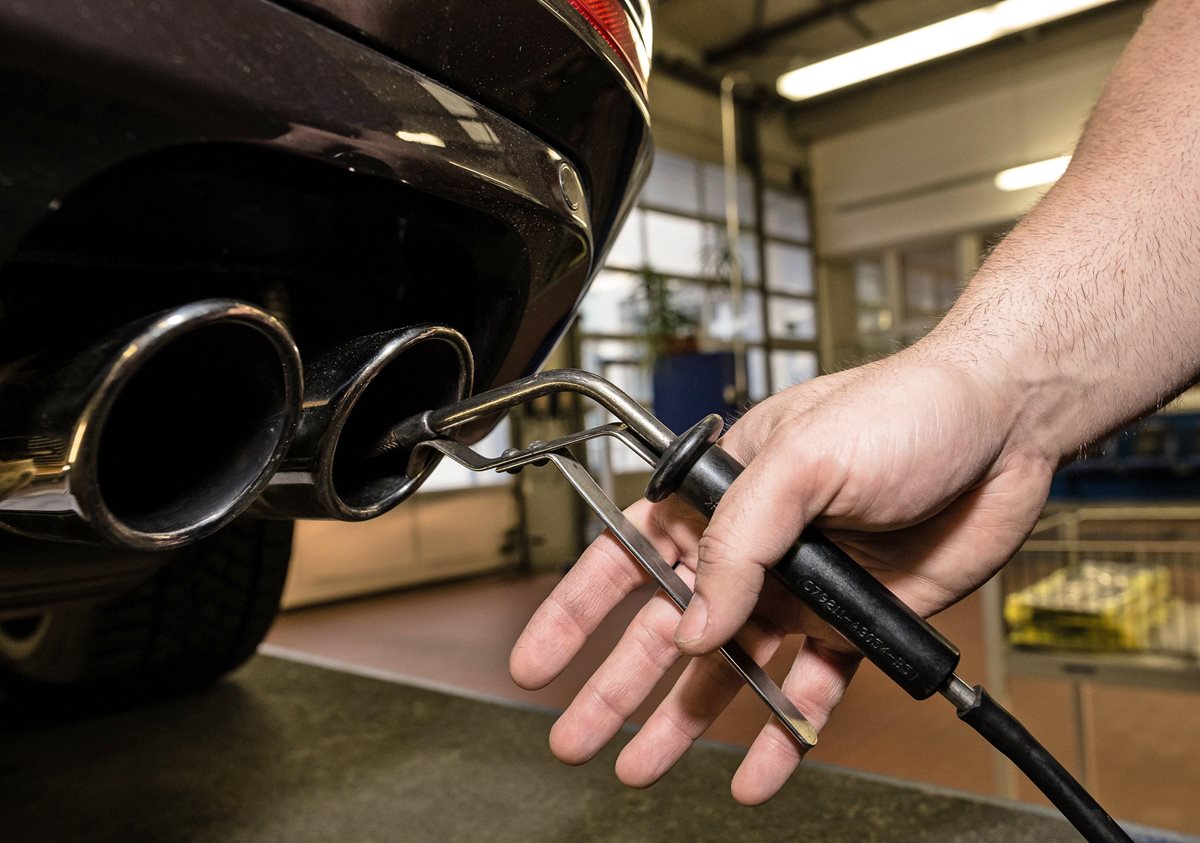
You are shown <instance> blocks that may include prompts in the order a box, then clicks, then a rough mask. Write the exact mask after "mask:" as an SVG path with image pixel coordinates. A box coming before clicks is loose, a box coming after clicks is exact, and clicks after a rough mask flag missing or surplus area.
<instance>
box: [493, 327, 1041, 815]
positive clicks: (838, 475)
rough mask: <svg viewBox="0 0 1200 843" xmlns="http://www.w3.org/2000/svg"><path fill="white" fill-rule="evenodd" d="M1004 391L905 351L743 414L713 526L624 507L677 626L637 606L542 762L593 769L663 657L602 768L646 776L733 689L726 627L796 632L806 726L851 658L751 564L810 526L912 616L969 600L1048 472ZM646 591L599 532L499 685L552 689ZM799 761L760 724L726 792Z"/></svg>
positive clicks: (1008, 549) (773, 635)
mask: <svg viewBox="0 0 1200 843" xmlns="http://www.w3.org/2000/svg"><path fill="white" fill-rule="evenodd" d="M1008 398H1009V396H1005V395H1004V394H1002V393H1001V392H998V391H997V390H996V389H995V388H994V384H989V383H985V382H982V381H980V380H978V379H976V377H975V376H973V375H971V374H968V373H967V371H966V370H965V369H963V368H962V367H958V366H954V365H949V364H947V363H945V362H936V361H934V360H930V359H926V358H925V357H924V356H923V355H922V353H921V351H920V349H919V348H914V349H910V350H909V351H907V352H902V353H901V354H898V355H895V356H894V357H891V358H888V359H887V360H883V361H880V362H878V363H875V364H871V365H869V366H864V367H861V368H858V369H854V370H850V371H848V372H844V373H840V374H838V375H833V376H829V377H825V378H819V379H817V380H815V381H811V382H809V383H806V384H802V385H800V386H796V387H792V388H791V389H787V390H784V391H783V392H780V393H779V394H777V395H775V396H773V397H772V398H770V399H768V400H767V401H764V402H762V403H761V404H759V405H758V406H756V407H755V408H754V409H752V410H751V411H750V412H748V413H747V414H746V415H745V416H744V417H743V418H742V419H740V420H739V421H738V422H737V423H736V424H735V425H733V427H731V428H730V430H729V432H728V433H727V434H726V436H725V437H724V439H723V440H722V443H721V444H722V446H723V447H725V448H726V449H727V450H729V451H730V452H731V453H732V454H733V455H734V456H736V457H737V458H738V459H739V460H740V461H742V462H743V463H744V464H745V465H746V470H745V471H744V472H743V473H742V475H741V476H740V477H739V478H738V479H737V480H736V481H735V482H734V484H733V485H732V486H731V487H730V489H729V491H728V492H727V493H726V494H725V496H724V498H723V499H722V501H721V503H720V505H719V506H718V507H717V510H716V513H715V514H714V516H713V519H712V521H711V523H709V524H707V525H706V524H705V522H704V521H703V519H702V518H701V517H700V516H699V515H697V514H696V513H694V512H693V511H692V510H690V509H689V508H688V507H687V506H686V505H685V504H683V503H682V502H681V501H679V500H678V499H677V498H674V497H672V498H669V499H667V500H666V501H663V502H661V503H659V504H650V503H649V502H647V501H645V500H642V501H639V502H637V503H636V504H634V505H633V506H632V507H630V508H629V510H628V512H627V514H628V516H629V518H630V519H631V520H632V521H633V522H634V523H635V524H636V525H637V526H638V528H639V529H641V530H642V532H643V533H644V534H645V535H646V536H647V537H648V538H649V539H650V540H651V541H652V542H653V543H654V545H655V547H656V548H657V549H658V551H659V553H661V554H662V555H663V557H664V558H665V559H667V560H668V561H669V562H670V561H675V560H679V561H682V563H683V565H681V566H680V567H679V573H680V574H681V576H683V578H684V580H685V581H687V582H688V583H689V585H693V586H694V589H695V592H696V596H695V597H694V598H693V600H692V603H691V605H690V606H689V608H688V611H687V612H686V614H685V615H684V617H683V618H682V620H681V619H680V618H679V615H678V611H677V610H676V609H675V607H674V605H673V604H671V603H670V602H669V601H668V600H667V598H666V597H665V596H663V595H662V594H656V595H655V596H654V597H653V598H652V599H651V600H650V601H649V602H648V603H647V604H646V605H645V606H644V607H643V608H642V610H641V611H640V612H639V613H638V615H637V616H636V617H635V619H634V620H633V621H632V623H631V624H630V625H629V627H628V629H627V630H626V632H625V634H624V636H623V637H622V639H621V641H620V642H619V643H618V644H617V646H616V647H615V648H614V649H613V651H612V653H611V654H610V655H609V656H608V658H607V659H606V660H605V662H604V663H603V664H602V665H601V666H600V668H599V669H598V670H597V671H596V673H595V674H594V675H593V676H592V677H591V679H590V680H589V681H588V682H587V684H586V685H585V686H584V688H583V689H582V690H581V691H580V692H579V694H578V696H577V697H576V698H575V700H574V701H573V702H572V703H571V705H570V706H569V707H568V708H567V710H566V712H564V714H563V715H562V717H560V719H559V720H558V722H557V723H556V724H555V726H554V728H553V730H552V732H551V736H550V744H551V748H552V750H553V752H554V753H555V755H556V756H558V758H560V759H561V760H563V761H565V762H567V763H570V764H579V763H583V762H585V761H587V760H588V759H590V758H591V757H592V756H594V755H595V754H596V753H597V752H598V751H599V750H600V749H601V748H602V747H603V746H604V745H605V744H606V743H607V742H608V741H609V740H610V739H611V738H612V737H613V736H614V735H615V734H616V733H617V731H618V730H619V729H620V727H621V725H622V724H623V723H624V722H625V720H626V718H628V717H629V716H630V715H631V714H632V713H633V712H634V711H635V710H636V708H637V707H638V706H639V705H640V704H641V703H642V702H643V701H644V700H645V698H646V697H647V696H648V695H649V693H650V692H651V690H652V689H653V688H654V686H655V684H656V683H657V682H658V680H659V679H660V678H661V677H662V676H663V674H664V673H665V672H666V671H667V670H668V669H669V668H670V667H671V665H672V664H674V662H675V661H676V659H678V658H679V657H681V655H683V654H686V655H691V656H695V657H696V658H695V659H694V660H693V661H692V663H691V664H690V665H689V666H688V667H687V669H686V670H685V671H684V673H683V674H682V676H681V677H680V679H679V681H678V682H677V683H676V685H675V687H674V688H673V689H672V690H671V691H670V693H669V694H668V695H667V697H666V698H665V699H664V700H663V702H662V703H661V704H660V705H659V707H658V708H657V709H656V711H655V712H654V713H653V715H652V716H651V717H650V718H649V720H648V721H647V722H646V723H645V725H644V726H643V727H642V729H641V730H640V731H639V732H638V734H637V735H636V736H635V737H634V738H633V739H632V740H631V741H630V742H629V744H628V745H627V746H626V747H625V749H624V750H623V751H622V752H621V755H620V757H619V758H618V761H617V766H616V772H617V776H618V778H620V780H621V781H622V782H624V783H625V784H628V785H631V786H634V787H643V786H648V785H650V784H652V783H653V782H655V781H656V780H657V779H658V778H660V777H661V776H662V775H663V774H664V773H665V772H666V771H667V770H669V769H670V767H671V766H672V765H673V764H674V762H675V761H676V760H678V758H679V757H680V756H682V755H683V753H684V752H685V751H686V750H687V749H688V747H690V746H691V744H692V742H694V741H695V740H696V739H697V738H698V737H700V736H701V735H702V734H703V732H704V731H705V729H707V727H708V726H709V725H710V724H711V723H712V722H713V720H715V719H716V717H717V715H718V714H719V713H720V712H721V711H722V710H723V709H724V708H725V707H726V706H727V705H728V704H729V702H730V701H731V700H732V698H733V696H734V695H735V694H736V692H737V690H738V689H739V688H740V686H741V680H740V679H739V678H738V677H737V676H736V674H735V673H734V672H733V671H732V670H731V669H730V668H729V667H728V666H727V665H726V664H725V662H724V659H723V658H722V657H721V656H720V655H719V654H716V653H714V651H715V650H716V648H718V647H719V646H720V645H721V644H723V643H725V642H726V641H728V640H729V639H730V638H732V637H733V636H734V634H735V633H738V630H740V629H741V630H742V632H741V633H740V634H739V636H738V637H739V641H740V642H741V643H742V644H743V646H745V647H746V648H747V649H748V650H749V651H750V653H751V655H752V656H753V657H754V658H755V659H756V660H757V661H759V662H760V663H763V662H765V661H766V660H767V659H769V658H770V656H771V654H772V653H773V652H774V651H775V650H776V649H777V648H778V646H779V644H780V642H781V641H782V640H783V638H784V637H785V636H786V635H787V634H791V633H803V634H804V635H805V636H806V638H805V641H804V643H803V645H802V647H801V649H800V652H799V654H798V655H797V658H796V661H795V663H794V664H793V666H792V668H791V670H790V672H789V674H788V677H787V679H786V680H785V682H784V683H783V690H784V692H785V693H786V694H787V695H788V696H789V697H790V698H791V699H792V701H793V702H794V703H795V704H796V706H797V707H798V708H799V709H800V710H801V711H802V712H804V713H805V714H806V715H807V717H808V718H809V720H810V721H811V722H812V723H813V725H814V727H816V728H817V729H820V728H821V727H822V726H823V725H824V723H825V722H826V720H827V719H828V717H829V714H830V712H831V711H832V709H833V707H834V706H835V705H836V704H837V702H838V700H839V699H840V698H841V696H842V694H843V693H844V691H845V688H846V685H847V683H848V682H849V680H850V677H851V676H852V675H853V673H854V670H855V668H856V667H857V665H858V662H859V656H858V654H857V653H856V652H855V651H854V650H853V648H852V647H851V646H850V645H849V644H848V643H847V642H846V641H845V640H844V639H842V638H841V637H840V636H838V635H837V634H836V633H835V632H834V631H833V630H832V629H830V628H829V627H828V626H826V625H825V624H824V623H823V622H822V621H820V620H819V619H818V618H817V617H816V616H815V615H814V614H813V613H812V612H811V611H809V610H808V609H807V608H806V607H804V606H803V604H801V603H800V602H799V601H798V600H797V599H796V598H795V596H794V595H792V594H790V593H789V592H787V591H786V590H784V589H783V587H782V586H780V585H779V584H778V583H776V582H774V580H771V579H764V573H765V570H766V569H767V568H769V567H770V566H772V565H773V564H774V563H775V562H776V561H777V560H778V559H780V558H781V557H782V556H783V555H784V553H785V552H786V551H787V550H788V548H789V547H790V546H791V545H792V543H793V542H794V541H795V540H796V538H797V537H798V536H799V534H800V532H801V530H802V529H803V528H804V527H805V526H806V525H808V524H809V523H815V524H817V525H818V526H819V527H820V528H821V529H822V530H824V531H825V533H826V534H827V535H828V536H829V538H831V539H832V540H833V541H835V542H836V543H837V544H838V545H839V546H841V547H842V548H843V549H844V550H845V551H846V552H848V553H849V554H850V555H851V556H852V557H854V558H855V559H856V560H857V561H858V562H859V563H860V564H861V565H862V566H863V567H864V568H866V569H867V570H868V571H870V572H871V573H872V574H873V575H874V576H875V577H876V578H877V579H879V580H880V581H881V582H883V583H884V585H886V586H887V587H888V588H890V589H891V590H892V591H893V592H894V593H895V594H896V595H897V596H898V597H899V598H900V599H901V600H902V601H904V602H905V603H906V604H908V605H909V606H910V607H911V608H912V609H913V610H914V611H916V612H918V613H919V614H921V615H923V616H928V615H931V614H933V613H935V612H937V611H939V610H940V609H942V608H945V607H946V606H948V605H950V604H951V603H953V602H955V601H957V600H958V599H960V598H961V597H963V596H965V595H966V594H968V593H970V592H971V591H973V590H974V589H975V588H976V587H978V586H979V585H980V584H981V583H983V582H984V581H985V580H986V579H988V578H989V577H990V576H992V574H994V573H995V572H996V571H997V570H998V569H999V567H1000V566H1001V565H1003V564H1004V563H1005V562H1006V561H1007V560H1008V559H1009V558H1010V557H1011V555H1012V554H1013V553H1014V552H1015V551H1016V549H1017V548H1018V547H1019V546H1020V543H1021V542H1022V541H1023V540H1024V539H1025V537H1026V536H1027V535H1028V532H1029V530H1030V529H1031V528H1032V526H1033V524H1034V523H1035V521H1036V519H1037V516H1038V514H1039V513H1040V511H1041V507H1042V504H1043V503H1044V502H1045V498H1046V494H1047V491H1048V489H1049V482H1050V475H1051V473H1052V472H1053V469H1054V466H1055V461H1056V457H1055V455H1053V454H1050V453H1047V452H1045V451H1043V450H1042V449H1039V448H1038V447H1036V446H1035V445H1034V444H1033V443H1030V442H1027V441H1024V440H1023V439H1022V437H1021V436H1020V435H1018V431H1017V426H1016V418H1017V415H1016V412H1015V406H1014V405H1013V404H1012V403H1011V402H1010V401H1008ZM693 572H694V573H693ZM646 581H647V577H646V576H645V574H644V573H642V571H641V569H640V568H638V567H637V566H636V565H635V564H634V563H633V562H632V560H630V559H629V558H628V556H626V554H625V553H624V551H623V549H622V548H621V546H620V545H619V544H618V543H617V541H616V540H615V539H614V538H613V537H612V536H611V535H610V534H607V533H606V534H604V535H602V536H601V537H600V538H598V539H597V540H596V541H595V542H594V543H593V544H592V545H591V547H589V548H588V549H587V551H585V553H584V554H583V556H581V557H580V560H579V562H578V563H577V564H576V565H575V566H574V567H573V568H572V570H571V571H570V573H568V574H567V576H566V577H565V578H564V579H563V580H562V582H561V583H560V584H559V585H558V587H557V588H556V589H555V590H554V592H553V593H552V594H551V595H550V596H549V597H548V598H547V599H546V601H545V602H544V603H543V604H542V606H541V607H540V608H539V609H538V611H537V612H536V613H535V614H534V616H533V618H532V619H531V620H530V622H529V625H528V626H527V627H526V629H525V631H524V633H523V634H522V635H521V637H520V639H519V640H518V641H517V643H516V645H515V647H514V649H513V652H512V657H511V661H510V669H511V672H512V676H513V679H514V680H515V681H516V682H517V684H519V685H521V686H522V687H526V688H539V687H542V686H544V685H545V684H547V683H548V682H550V681H551V680H552V679H553V678H554V677H555V676H556V675H558V673H559V672H560V671H561V670H562V669H563V668H564V667H565V666H566V665H567V663H568V662H569V661H570V660H571V659H572V658H573V657H574V656H575V654H576V653H577V652H578V651H579V649H580V647H581V646H582V644H583V642H584V641H585V639H586V638H587V636H588V635H590V634H591V633H592V632H593V631H594V630H595V629H596V627H597V626H598V625H599V624H600V622H601V621H602V620H603V618H604V617H605V616H606V615H607V614H608V613H609V611H611V609H612V608H613V607H614V606H616V605H617V604H618V603H619V602H620V601H621V600H622V599H623V598H624V597H625V596H627V595H628V594H629V593H630V592H631V591H632V590H633V589H635V588H637V587H638V586H640V585H642V584H643V583H645V582H646ZM743 627H745V628H744V629H743ZM801 755H802V751H801V748H800V747H799V746H798V745H797V744H796V743H795V742H794V741H793V740H792V738H791V737H790V736H789V735H788V734H787V733H786V732H785V731H784V730H783V728H782V726H780V725H779V724H778V723H776V722H774V721H772V722H770V723H768V724H767V725H766V726H765V727H764V729H763V730H762V732H761V734H760V735H759V736H758V738H757V739H756V741H755V742H754V744H753V746H752V747H751V748H750V750H749V752H748V753H747V755H746V757H745V759H744V761H743V762H742V765H741V767H740V768H739V770H738V772H737V774H736V775H735V777H734V780H733V785H732V790H733V795H734V797H735V798H736V799H738V801H740V802H743V803H746V804H758V803H761V802H764V801H766V800H767V799H769V798H770V797H771V796H773V795H774V794H775V793H776V792H777V791H778V790H779V788H780V787H781V786H782V785H783V783H784V782H785V781H786V780H787V778H788V776H789V775H790V774H791V772H792V771H793V770H794V769H795V767H796V765H797V764H798V763H799V761H800V758H801Z"/></svg>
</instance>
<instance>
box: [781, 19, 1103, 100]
mask: <svg viewBox="0 0 1200 843" xmlns="http://www.w3.org/2000/svg"><path fill="white" fill-rule="evenodd" d="M1111 2H1113V0H1003V2H1000V3H994V4H993V5H991V6H985V7H983V8H982V9H976V10H975V11H973V12H966V13H965V14H961V15H956V16H955V17H952V18H946V19H945V20H942V21H938V22H937V23H933V24H930V25H929V26H923V27H921V28H920V29H914V30H912V31H911V32H906V33H904V34H903V35H897V36H896V37H894V38H888V39H887V40H885V41H878V42H876V43H874V44H868V45H867V46H865V47H861V48H859V49H857V50H851V51H850V52H848V53H842V54H841V55H839V56H834V57H833V58H828V59H825V60H824V61H819V62H816V63H815V64H810V65H805V66H804V67H800V68H797V69H796V70H791V71H788V72H787V73H785V74H783V75H782V76H780V77H779V81H778V82H777V83H776V87H777V88H778V89H779V93H780V94H781V95H782V96H785V97H787V98H788V99H793V100H803V99H808V98H809V97H815V96H817V95H819V94H824V93H828V92H829V91H833V90H836V89H838V88H845V87H846V86H847V85H854V84H856V83H858V82H862V81H864V80H866V79H873V78H875V77H876V76H882V75H884V74H885V73H892V72H893V71H896V70H900V69H902V68H905V67H911V66H913V65H914V64H921V63H922V62H926V61H930V60H932V59H936V58H941V57H942V56H946V55H949V54H951V53H957V52H959V51H960V50H966V49H968V48H969V47H975V46H978V45H979V44H985V43H987V42H988V41H994V40H996V39H997V38H1002V37H1003V36H1005V35H1011V34H1012V33H1014V32H1020V31H1021V30H1023V29H1029V28H1030V27H1033V26H1037V25H1039V24H1043V23H1047V22H1049V21H1052V20H1058V19H1059V18H1064V17H1067V16H1068V15H1073V14H1075V13H1076V12H1082V11H1084V10H1086V9H1092V8H1095V7H1096V6H1103V5H1105V4H1107V3H1111Z"/></svg>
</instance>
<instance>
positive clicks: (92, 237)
mask: <svg viewBox="0 0 1200 843" xmlns="http://www.w3.org/2000/svg"><path fill="white" fill-rule="evenodd" d="M597 9H599V10H600V11H599V12H598V11H597ZM597 15H599V16H600V17H599V18H598V17H597ZM605 16H609V17H613V20H615V21H616V23H617V24H619V26H621V27H626V28H627V30H628V31H626V32H624V36H625V37H622V35H621V33H620V32H618V33H617V37H615V38H614V36H613V34H612V33H609V32H605V31H602V30H603V26H600V25H599V24H600V23H603V22H604V21H605V20H608V18H606V17H605ZM608 22H609V23H612V22H613V21H612V20H609V21H608ZM648 27H649V20H648V14H647V9H646V6H645V3H644V2H633V0H621V2H616V0H612V2H609V3H595V2H583V0H488V2H482V1H481V0H446V2H427V0H277V2H272V1H271V0H220V2H218V1H217V0H146V2H136V3H134V2H127V1H126V0H0V101H2V102H3V104H4V123H3V129H2V130H0V368H2V367H4V366H6V365H9V364H11V363H12V362H13V361H17V360H20V359H23V358H26V357H28V356H29V355H33V354H37V353H39V352H41V351H42V350H43V349H45V348H47V347H52V346H54V345H55V344H56V343H58V342H60V341H62V340H63V339H64V338H71V339H72V340H73V341H74V340H86V339H88V338H90V337H94V336H99V335H101V334H103V333H104V332H106V331H109V330H110V329H113V328H114V327H116V326H120V325H123V324H125V323H128V322H129V321H130V320H135V319H138V318H140V317H144V316H145V315H146V314H150V313H154V312H157V311H161V310H163V309H164V308H172V307H177V306H180V305H183V304H185V303H187V302H192V301H195V300H197V299H205V298H213V297H221V298H228V299H233V300H237V301H242V302H248V303H251V304H253V305H257V306H258V307H260V308H262V309H263V310H265V311H267V312H268V313H269V314H271V315H273V316H275V317H277V318H278V320H279V321H280V322H282V323H283V324H284V325H285V326H286V327H287V329H288V330H289V331H290V332H291V335H292V336H293V337H294V338H295V341H296V345H297V346H298V348H299V351H300V354H301V356H302V357H304V358H306V359H308V358H311V357H314V356H317V355H319V354H321V353H322V352H323V351H324V350H326V349H328V348H330V347H333V346H337V345H338V344H339V343H343V342H346V341H349V340H353V339H354V338H358V337H363V336H365V335H369V334H374V333H376V332H380V331H386V330H390V329H395V328H401V327H404V326H408V325H413V324H415V323H437V324H441V325H447V326H450V327H451V328H454V329H456V330H457V331H459V332H460V333H461V334H462V335H463V336H465V337H466V339H467V340H468V341H469V343H470V347H471V349H472V351H473V353H474V359H475V388H476V389H485V388H487V387H489V386H491V385H494V384H498V383H502V382H505V381H509V380H512V379H514V378H517V377H520V376H522V375H524V374H527V373H530V372H532V371H534V370H536V369H537V368H538V367H539V366H540V364H541V363H542V361H543V360H544V359H545V357H546V356H547V354H548V353H549V351H550V350H551V349H552V347H553V346H554V344H555V343H556V342H557V341H558V340H559V338H560V337H561V336H562V334H563V332H564V331H565V329H566V328H567V326H568V325H569V323H570V321H571V319H572V317H573V315H574V312H575V309H576V307H577V305H578V303H579V300H580V298H581V296H582V295H583V292H584V291H585V289H586V287H587V284H588V281H589V279H590V278H591V276H592V274H593V273H594V271H595V270H596V268H597V267H598V264H599V262H600V259H601V257H602V256H603V254H604V253H605V251H606V249H607V247H608V245H609V243H610V242H611V240H612V238H613V235H614V233H615V232H616V231H617V229H618V228H619V226H620V224H621V222H622V220H623V218H624V216H625V214H626V213H627V212H628V210H629V208H630V206H631V204H632V202H633V198H634V196H635V194H636V192H637V189H638V188H639V187H640V185H641V182H642V181H643V180H644V177H645V173H646V170H647V169H648V163H649V157H650V150H651V141H650V134H649V124H648V116H647V114H648V113H647V105H646V98H645V73H646V72H647V71H648V67H647V66H646V65H645V62H644V56H641V57H640V59H641V60H642V62H641V64H640V65H639V57H631V56H630V55H629V50H628V45H629V43H632V42H634V41H636V43H637V45H638V46H639V47H645V45H646V41H647V40H648V37H649V32H648ZM644 30H645V31H644ZM631 33H632V35H633V36H635V37H634V38H633V39H632V41H631V39H630V38H629V37H628V36H629V35H630V34H631ZM220 398H221V396H219V395H214V396H213V400H214V401H218V400H220ZM0 412H3V408H0ZM484 432H485V431H484V427H483V426H480V427H478V428H477V429H476V430H473V431H467V432H466V435H467V436H468V437H470V438H474V437H478V436H480V435H482V434H483V433H484ZM165 456H169V455H165ZM0 544H4V545H5V547H4V553H2V554H0V556H2V557H3V558H0V620H3V618H4V617H5V616H8V617H11V616H12V613H13V612H14V611H17V610H22V609H30V608H37V607H43V606H49V605H52V604H53V603H54V602H55V601H62V600H65V599H68V598H71V597H74V596H79V595H84V594H88V595H93V596H94V595H95V594H96V593H103V592H104V590H105V589H115V588H116V587H117V586H118V585H121V584H125V583H127V581H128V578H127V577H123V575H122V574H121V571H122V570H126V571H131V570H136V569H138V565H139V564H140V563H137V562H136V560H135V561H132V562H130V561H128V560H129V559H132V558H133V557H132V556H130V555H129V554H125V555H124V556H122V558H123V559H126V560H127V561H126V562H122V563H120V564H117V563H113V562H112V561H111V560H112V558H115V556H114V554H113V553H108V551H105V550H104V549H95V548H87V547H82V546H81V547H74V546H58V547H54V548H53V549H52V550H47V551H45V552H43V551H42V550H40V549H39V548H40V547H43V546H45V544H44V543H38V542H30V541H27V540H24V539H22V540H16V541H14V540H11V539H5V540H4V541H3V542H0ZM10 545H11V546H10ZM106 553H107V554H108V556H105V554H106ZM89 554H90V555H91V556H89ZM116 555H117V556H119V555H120V554H116ZM91 557H95V559H98V560H101V562H103V560H104V559H108V560H109V562H106V563H104V564H101V562H97V563H95V564H93V563H92V562H90V561H87V560H89V559H90V558H91ZM139 558H140V557H139ZM80 560H84V561H82V562H81V561H80ZM122 566H124V567H122ZM6 613H7V615H6Z"/></svg>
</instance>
